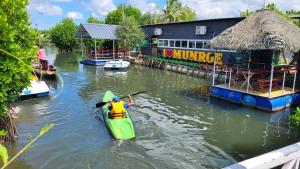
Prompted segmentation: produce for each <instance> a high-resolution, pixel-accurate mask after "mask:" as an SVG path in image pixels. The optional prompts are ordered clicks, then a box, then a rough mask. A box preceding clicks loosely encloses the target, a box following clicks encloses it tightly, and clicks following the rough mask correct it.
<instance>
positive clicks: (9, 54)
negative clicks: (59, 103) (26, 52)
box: [0, 48, 64, 99]
mask: <svg viewBox="0 0 300 169" xmlns="http://www.w3.org/2000/svg"><path fill="white" fill-rule="evenodd" d="M0 52H3V53H5V54H7V55H8V56H11V57H13V58H15V59H17V60H18V61H19V62H21V63H23V64H24V65H25V66H27V67H29V68H32V67H31V66H29V65H27V64H26V63H25V62H24V61H22V60H21V59H19V58H18V57H17V56H15V55H13V54H11V53H9V52H7V51H6V50H3V49H1V48H0ZM34 74H35V73H34ZM55 75H56V76H58V77H59V79H60V80H61V90H60V92H59V93H58V94H57V95H55V96H53V97H52V98H51V99H55V98H56V97H58V96H59V95H60V94H61V93H62V90H63V88H64V80H63V78H62V77H61V76H60V75H59V74H58V73H55ZM35 76H36V75H35ZM36 77H37V76H36Z"/></svg>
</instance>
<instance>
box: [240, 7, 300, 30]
mask: <svg viewBox="0 0 300 169" xmlns="http://www.w3.org/2000/svg"><path fill="white" fill-rule="evenodd" d="M266 8H267V9H269V10H271V11H274V12H276V13H278V14H279V15H281V16H282V17H284V18H286V19H287V20H289V21H291V22H293V23H294V24H296V25H297V26H299V27H300V21H299V20H298V19H297V20H293V19H292V18H291V16H294V15H298V16H300V11H294V10H291V11H286V12H282V11H280V10H279V8H278V7H277V6H276V4H275V3H269V4H267V6H266ZM251 13H252V12H251V11H249V10H248V9H247V10H245V11H243V12H242V13H241V16H244V17H247V16H249V15H250V14H251Z"/></svg>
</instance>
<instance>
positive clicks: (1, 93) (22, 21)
mask: <svg viewBox="0 0 300 169" xmlns="http://www.w3.org/2000/svg"><path fill="white" fill-rule="evenodd" d="M27 5H28V0H13V1H11V0H1V1H0V23H1V24H0V49H1V50H5V51H7V52H9V53H11V54H13V55H14V56H11V55H9V54H7V53H5V52H3V51H0V89H1V90H0V115H1V116H3V115H4V114H5V112H6V110H7V108H8V107H7V103H8V102H12V101H14V100H15V99H16V98H17V97H18V96H19V93H20V92H21V91H22V90H23V89H24V88H25V87H27V86H29V84H30V77H31V71H32V69H31V61H32V59H34V58H35V57H36V52H37V48H36V46H35V43H36V42H37V34H36V32H35V31H34V30H33V29H31V28H29V26H30V24H31V23H30V22H29V15H28V14H27V11H26V8H25V7H26V6H27ZM14 57H16V58H14Z"/></svg>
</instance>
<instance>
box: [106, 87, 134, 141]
mask: <svg viewBox="0 0 300 169" xmlns="http://www.w3.org/2000/svg"><path fill="white" fill-rule="evenodd" d="M114 96H115V95H114V94H113V93H112V92H111V91H107V92H106V93H105V95H104V96H103V102H110V101H112V99H113V98H114ZM102 113H103V119H104V121H105V124H106V126H107V128H108V129H109V131H110V133H111V135H112V136H113V137H114V138H115V139H117V140H128V139H132V138H134V137H135V132H134V127H133V124H132V121H131V119H130V115H129V113H128V112H127V111H126V117H125V118H122V119H111V118H109V117H108V114H109V109H108V104H106V105H104V106H103V107H102Z"/></svg>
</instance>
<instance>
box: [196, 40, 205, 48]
mask: <svg viewBox="0 0 300 169" xmlns="http://www.w3.org/2000/svg"><path fill="white" fill-rule="evenodd" d="M196 48H197V49H203V42H202V41H197V42H196Z"/></svg>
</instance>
